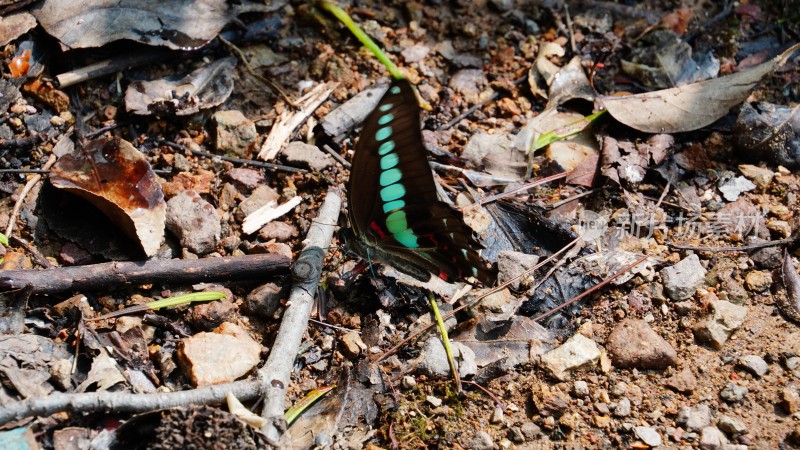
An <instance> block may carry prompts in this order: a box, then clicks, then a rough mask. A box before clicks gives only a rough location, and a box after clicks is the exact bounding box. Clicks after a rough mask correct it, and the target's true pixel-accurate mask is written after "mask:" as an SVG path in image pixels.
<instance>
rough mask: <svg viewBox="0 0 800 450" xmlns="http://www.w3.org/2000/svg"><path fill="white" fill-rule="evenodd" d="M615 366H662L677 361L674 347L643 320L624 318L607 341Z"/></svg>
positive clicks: (659, 367)
mask: <svg viewBox="0 0 800 450" xmlns="http://www.w3.org/2000/svg"><path fill="white" fill-rule="evenodd" d="M606 349H607V350H608V353H609V356H610V357H611V361H612V363H613V364H614V366H615V367H620V368H636V369H665V368H667V367H669V366H674V365H676V364H677V362H678V354H677V353H676V352H675V349H673V348H672V346H671V345H670V344H669V342H667V341H665V340H664V339H663V338H662V337H661V336H659V335H658V333H656V332H655V331H653V329H652V328H650V325H648V324H647V322H645V321H644V320H639V319H625V320H624V321H622V322H621V323H619V324H617V326H616V327H614V330H612V331H611V334H610V335H609V336H608V339H607V340H606Z"/></svg>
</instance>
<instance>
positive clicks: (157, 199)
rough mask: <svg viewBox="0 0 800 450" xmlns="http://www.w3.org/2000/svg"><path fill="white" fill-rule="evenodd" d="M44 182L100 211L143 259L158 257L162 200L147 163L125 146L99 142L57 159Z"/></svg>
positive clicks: (115, 141)
mask: <svg viewBox="0 0 800 450" xmlns="http://www.w3.org/2000/svg"><path fill="white" fill-rule="evenodd" d="M50 182H51V183H52V184H53V186H55V187H57V188H59V189H64V190H67V191H69V192H71V193H73V194H75V195H78V196H80V197H82V198H84V199H85V200H87V201H88V202H90V203H91V204H93V205H94V206H96V207H97V208H98V209H100V211H102V212H103V214H105V215H106V216H108V217H109V218H110V219H111V220H112V221H113V222H114V223H115V224H117V226H118V227H119V228H120V229H121V230H122V231H123V232H124V233H125V234H126V235H128V236H130V237H131V238H134V239H137V240H138V241H139V243H140V244H141V245H142V248H143V249H144V252H145V254H147V256H152V255H154V254H155V253H156V251H158V248H159V247H160V246H161V242H162V241H163V240H164V224H165V222H166V214H167V212H166V211H167V206H166V203H165V202H164V194H163V193H162V192H161V184H159V182H158V178H157V177H156V175H155V173H153V171H152V169H151V168H150V164H148V162H147V159H146V158H145V157H144V155H143V154H142V153H141V152H139V150H137V149H136V148H135V147H134V146H133V145H132V144H131V143H130V142H127V141H125V140H123V139H120V138H117V137H113V138H106V137H103V138H99V139H95V140H93V141H90V142H88V143H86V144H85V145H84V146H83V148H76V149H74V150H72V151H71V152H68V153H66V154H64V155H61V157H60V158H59V160H58V162H56V164H55V165H54V166H53V169H52V170H51V172H50Z"/></svg>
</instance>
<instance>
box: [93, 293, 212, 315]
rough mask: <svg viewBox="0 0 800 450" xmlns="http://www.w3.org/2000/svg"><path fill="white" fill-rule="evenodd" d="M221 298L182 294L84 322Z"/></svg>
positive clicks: (207, 294)
mask: <svg viewBox="0 0 800 450" xmlns="http://www.w3.org/2000/svg"><path fill="white" fill-rule="evenodd" d="M223 298H225V294H224V293H222V292H218V291H208V292H193V293H191V294H183V295H176V296H175V297H168V298H162V299H161V300H155V301H152V302H147V303H145V304H142V305H136V306H129V307H127V308H122V309H120V310H119V311H114V312H111V313H108V314H104V315H102V316H100V317H94V318H91V319H86V321H87V322H91V321H94V320H105V319H111V318H113V317H119V316H125V315H128V314H132V313H137V312H143V311H151V310H157V309H161V308H169V307H172V306H180V305H186V304H189V303H193V302H208V301H212V300H221V299H223Z"/></svg>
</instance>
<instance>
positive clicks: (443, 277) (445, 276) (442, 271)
mask: <svg viewBox="0 0 800 450" xmlns="http://www.w3.org/2000/svg"><path fill="white" fill-rule="evenodd" d="M439 278H441V279H443V280H444V281H449V279H450V277H449V276H448V275H447V273H445V271H444V270H442V269H439Z"/></svg>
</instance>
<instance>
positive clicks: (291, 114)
mask: <svg viewBox="0 0 800 450" xmlns="http://www.w3.org/2000/svg"><path fill="white" fill-rule="evenodd" d="M338 85H339V83H335V82H330V83H322V84H320V85H318V86H316V87H314V89H312V90H311V91H309V92H308V93H307V94H306V95H304V96H302V97H301V98H300V99H299V100H297V103H298V104H299V105H300V109H299V110H298V111H292V110H290V109H288V108H287V109H284V110H283V112H281V113H280V114H278V117H277V118H276V119H275V123H273V124H272V128H271V129H270V130H269V134H268V135H267V139H266V140H265V141H264V144H263V145H262V146H261V151H259V152H258V157H259V158H260V159H262V160H264V161H270V160H273V159H275V156H277V155H278V152H280V151H281V148H283V144H285V143H286V141H288V140H289V138H290V137H291V136H292V133H293V132H294V130H295V129H296V128H297V127H299V126H300V125H301V124H302V123H303V122H305V121H306V119H307V118H308V116H310V115H311V114H313V113H314V111H316V110H317V108H319V105H321V104H322V103H323V102H324V101H325V100H327V99H328V97H329V96H330V95H331V93H332V92H333V90H334V89H336V86H338Z"/></svg>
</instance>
